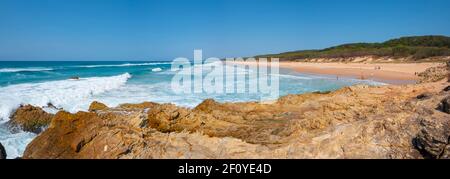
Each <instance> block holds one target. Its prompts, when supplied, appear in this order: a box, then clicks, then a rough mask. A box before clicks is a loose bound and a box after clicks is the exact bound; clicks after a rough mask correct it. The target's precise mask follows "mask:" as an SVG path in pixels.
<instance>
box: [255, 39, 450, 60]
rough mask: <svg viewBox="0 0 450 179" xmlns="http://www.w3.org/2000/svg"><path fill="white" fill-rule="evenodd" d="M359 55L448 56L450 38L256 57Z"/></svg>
mask: <svg viewBox="0 0 450 179" xmlns="http://www.w3.org/2000/svg"><path fill="white" fill-rule="evenodd" d="M359 56H375V57H392V58H407V57H408V58H411V59H412V60H420V59H424V58H429V57H436V56H450V37H447V36H414V37H402V38H399V39H392V40H388V41H386V42H383V43H352V44H344V45H339V46H335V47H330V48H326V49H322V50H300V51H293V52H286V53H280V54H269V55H260V56H256V57H257V58H264V57H277V58H280V60H284V61H289V60H302V59H310V58H349V57H359Z"/></svg>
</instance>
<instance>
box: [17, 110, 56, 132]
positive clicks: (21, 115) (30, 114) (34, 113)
mask: <svg viewBox="0 0 450 179" xmlns="http://www.w3.org/2000/svg"><path fill="white" fill-rule="evenodd" d="M52 118H53V115H52V114H49V113H47V112H45V111H44V110H42V109H41V108H39V107H34V106H32V105H25V106H21V107H19V108H18V109H17V110H16V111H15V112H14V114H13V115H12V116H11V117H10V119H11V120H10V122H9V126H11V127H13V128H14V127H19V128H20V129H22V130H24V131H28V132H33V133H36V134H39V133H41V132H42V130H43V128H45V127H46V126H48V125H49V124H50V121H51V120H52Z"/></svg>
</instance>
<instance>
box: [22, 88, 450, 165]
mask: <svg viewBox="0 0 450 179" xmlns="http://www.w3.org/2000/svg"><path fill="white" fill-rule="evenodd" d="M448 85H449V84H448V83H428V84H419V85H409V86H379V87H369V86H354V87H346V88H343V89H340V90H337V91H335V92H330V93H310V94H303V95H288V96H285V97H282V98H280V99H279V100H278V101H276V102H274V103H272V104H260V103H252V102H247V103H218V102H216V101H214V100H211V99H209V100H205V101H204V102H203V103H201V104H199V105H198V106H197V107H195V108H193V109H190V108H183V107H178V106H175V105H172V104H157V103H151V102H146V103H141V104H124V105H120V106H118V107H115V108H102V109H101V110H92V111H90V112H78V113H76V114H70V113H67V112H59V113H57V114H56V116H55V117H54V118H53V119H52V122H51V124H50V126H49V128H48V129H47V130H46V131H44V132H43V133H41V135H39V136H38V137H36V139H34V140H33V141H32V142H31V143H30V144H29V145H28V146H27V149H26V151H25V153H24V156H23V158H445V157H446V156H447V153H446V152H442V151H447V150H446V149H447V148H448V145H447V144H448V141H447V144H445V136H446V135H447V139H448V131H447V129H448V128H449V127H448V124H447V122H448V121H447V120H448V119H450V115H449V114H447V113H444V112H441V111H439V110H437V108H438V105H439V104H440V103H441V101H442V100H443V99H444V98H446V96H448V95H449V92H446V91H442V90H441V89H444V88H445V86H448ZM418 96H421V97H418ZM430 121H431V122H433V123H427V122H430ZM433 126H440V127H438V128H433ZM446 126H447V127H446ZM444 149H445V150H444Z"/></svg>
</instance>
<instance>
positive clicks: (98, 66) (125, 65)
mask: <svg viewBox="0 0 450 179" xmlns="http://www.w3.org/2000/svg"><path fill="white" fill-rule="evenodd" d="M167 64H170V63H169V62H152V63H124V64H116V65H81V66H75V67H79V68H102V67H129V66H151V65H167Z"/></svg>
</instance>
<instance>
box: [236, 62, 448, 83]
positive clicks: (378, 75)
mask: <svg viewBox="0 0 450 179" xmlns="http://www.w3.org/2000/svg"><path fill="white" fill-rule="evenodd" d="M231 63H234V64H240V65H256V64H257V63H258V62H231ZM279 64H280V65H279V66H280V68H284V69H291V70H294V71H296V72H299V73H304V74H316V75H332V76H336V79H339V78H341V77H342V78H355V79H363V80H373V81H377V82H383V83H387V84H393V85H403V84H415V83H416V82H417V81H418V80H419V77H418V76H417V74H418V73H421V72H424V71H425V70H427V69H428V68H432V67H437V66H443V65H444V64H442V63H335V62H333V63H320V62H280V63H279Z"/></svg>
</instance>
